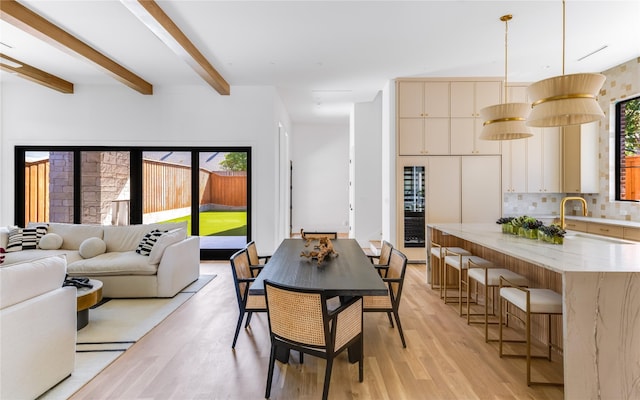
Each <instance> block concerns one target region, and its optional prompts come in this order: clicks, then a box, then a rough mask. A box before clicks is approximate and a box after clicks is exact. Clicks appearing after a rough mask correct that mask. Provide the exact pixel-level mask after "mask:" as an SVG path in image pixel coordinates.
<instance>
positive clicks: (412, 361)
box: [72, 262, 563, 400]
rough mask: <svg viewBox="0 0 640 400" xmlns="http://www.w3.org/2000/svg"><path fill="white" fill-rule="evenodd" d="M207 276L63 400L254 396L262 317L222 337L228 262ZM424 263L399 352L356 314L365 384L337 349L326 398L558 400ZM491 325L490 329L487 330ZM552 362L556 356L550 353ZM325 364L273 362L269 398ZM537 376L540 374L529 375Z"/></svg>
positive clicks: (551, 370) (312, 377) (230, 309)
mask: <svg viewBox="0 0 640 400" xmlns="http://www.w3.org/2000/svg"><path fill="white" fill-rule="evenodd" d="M202 265H203V267H202V268H203V272H204V273H216V274H218V277H217V278H216V279H214V280H213V281H212V282H211V283H210V284H209V285H207V286H206V287H205V288H204V289H203V290H201V291H200V292H199V293H197V294H195V295H194V296H193V297H192V298H191V299H190V300H188V301H187V302H186V303H185V304H184V305H183V306H182V307H180V308H179V309H178V310H176V311H175V312H174V313H173V314H172V315H171V316H169V318H167V319H166V320H165V321H164V322H163V323H162V324H161V325H159V326H158V327H157V328H156V329H154V330H153V331H152V332H150V333H149V334H147V335H146V336H145V337H143V338H142V339H141V340H140V341H139V342H138V343H136V344H135V345H134V346H133V347H132V348H131V349H129V350H128V351H127V352H126V353H125V354H124V355H122V356H121V357H120V358H119V359H117V360H116V361H115V362H114V363H113V364H111V365H110V366H109V367H107V368H106V369H105V370H104V371H103V372H102V373H100V374H99V375H98V376H97V377H96V378H94V379H93V380H92V381H91V382H89V383H88V384H87V385H86V386H85V387H84V388H82V389H81V390H80V391H79V392H77V393H76V395H75V396H73V397H72V399H106V398H110V399H169V398H172V399H261V398H264V390H265V383H266V376H267V367H268V365H267V364H268V358H269V349H270V345H269V332H268V324H267V319H266V315H265V314H257V315H254V317H253V319H252V321H251V328H250V329H249V330H244V329H242V330H241V332H240V336H239V338H238V343H237V345H236V349H235V351H234V350H232V349H231V341H232V339H233V333H234V328H235V323H236V321H237V317H238V309H237V304H236V299H235V292H234V289H233V278H232V275H231V270H230V266H229V263H226V262H217V263H203V264H202ZM425 269H426V266H425V265H424V264H410V265H409V266H408V268H407V275H406V278H405V279H406V281H405V289H404V293H403V297H402V303H401V308H400V316H401V321H402V324H403V328H404V333H405V337H406V339H407V348H406V349H403V348H402V344H401V342H400V337H399V336H398V332H397V330H396V329H392V328H390V326H389V323H388V320H387V317H386V315H384V314H378V313H368V314H365V317H364V320H365V327H364V328H365V332H364V335H365V345H364V346H365V365H364V382H362V383H360V382H358V369H357V364H349V362H348V361H347V357H346V353H343V354H342V355H341V356H340V357H339V358H338V359H337V360H336V362H335V364H334V368H333V374H332V379H331V387H330V393H329V397H330V398H331V399H393V400H395V399H427V398H428V399H562V398H563V392H562V388H560V387H549V386H532V387H527V385H526V383H525V361H524V360H523V359H517V358H509V359H507V358H505V359H500V358H499V357H498V351H497V344H496V343H491V344H487V343H485V342H484V335H483V331H482V326H481V325H472V326H469V325H467V324H466V320H465V319H463V318H460V317H459V316H458V314H457V308H454V307H455V306H454V305H445V304H443V303H442V301H441V300H440V299H439V296H438V293H437V291H434V290H431V289H430V288H429V286H428V285H427V283H426V282H425V276H426V272H425ZM492 329H493V328H492ZM556 358H557V359H560V358H561V357H556ZM560 364H561V363H560V362H559V361H554V362H552V363H550V362H548V361H545V360H539V361H536V364H535V365H536V366H537V367H538V368H540V369H542V371H543V373H544V374H546V375H547V378H555V379H561V377H562V370H561V365H560ZM324 367H325V361H324V360H322V359H317V358H314V357H311V356H307V357H305V360H304V364H302V365H301V364H299V362H298V355H297V354H296V353H294V355H292V357H291V360H290V363H289V364H288V365H283V364H280V363H276V371H275V374H274V383H273V387H272V391H271V398H272V399H319V398H321V395H322V382H323V379H324ZM537 373H540V371H538V372H537Z"/></svg>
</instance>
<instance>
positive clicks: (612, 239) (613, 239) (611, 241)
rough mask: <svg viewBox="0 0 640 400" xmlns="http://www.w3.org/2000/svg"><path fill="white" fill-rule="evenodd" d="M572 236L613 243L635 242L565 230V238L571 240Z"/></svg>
mask: <svg viewBox="0 0 640 400" xmlns="http://www.w3.org/2000/svg"><path fill="white" fill-rule="evenodd" d="M574 238H580V239H581V240H584V239H586V240H592V241H595V242H604V243H613V244H635V243H636V242H632V241H629V240H624V239H618V238H612V237H607V236H599V235H591V234H589V233H582V232H567V233H566V234H565V235H564V239H565V240H567V239H569V240H571V239H574Z"/></svg>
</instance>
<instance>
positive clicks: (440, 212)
mask: <svg viewBox="0 0 640 400" xmlns="http://www.w3.org/2000/svg"><path fill="white" fill-rule="evenodd" d="M500 168H501V167H500V156H426V157H424V156H413V157H398V158H397V165H396V169H397V177H398V190H397V193H398V197H397V201H398V205H399V206H398V207H397V208H398V211H397V218H396V220H397V237H396V247H398V249H399V250H400V251H402V252H403V253H405V254H406V255H407V257H408V258H409V259H410V260H412V261H419V260H425V259H426V247H425V238H424V232H425V230H424V229H425V227H426V224H427V223H460V222H494V221H495V220H496V219H498V218H499V217H500V216H501V215H502V193H501V185H502V183H501V179H500ZM425 189H426V190H425Z"/></svg>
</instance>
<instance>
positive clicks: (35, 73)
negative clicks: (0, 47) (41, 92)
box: [0, 53, 73, 94]
mask: <svg viewBox="0 0 640 400" xmlns="http://www.w3.org/2000/svg"><path fill="white" fill-rule="evenodd" d="M0 69H1V70H3V71H7V72H9V73H15V74H17V75H18V76H19V77H21V78H24V79H27V80H29V81H31V82H35V83H38V84H40V85H42V86H46V87H48V88H49V89H53V90H57V91H58V92H62V93H67V94H69V93H73V83H71V82H69V81H65V80H64V79H62V78H59V77H57V76H55V75H51V74H50V73H48V72H46V71H43V70H41V69H38V68H36V67H32V66H31V65H29V64H26V63H24V62H22V61H20V60H17V59H15V58H12V57H9V56H8V55H6V54H2V53H0Z"/></svg>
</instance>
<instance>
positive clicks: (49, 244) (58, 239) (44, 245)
mask: <svg viewBox="0 0 640 400" xmlns="http://www.w3.org/2000/svg"><path fill="white" fill-rule="evenodd" d="M62 241H63V240H62V236H60V235H58V234H57V233H47V234H46V235H44V236H43V237H41V238H40V242H38V247H40V248H41V249H42V250H58V249H59V248H60V247H62Z"/></svg>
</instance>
